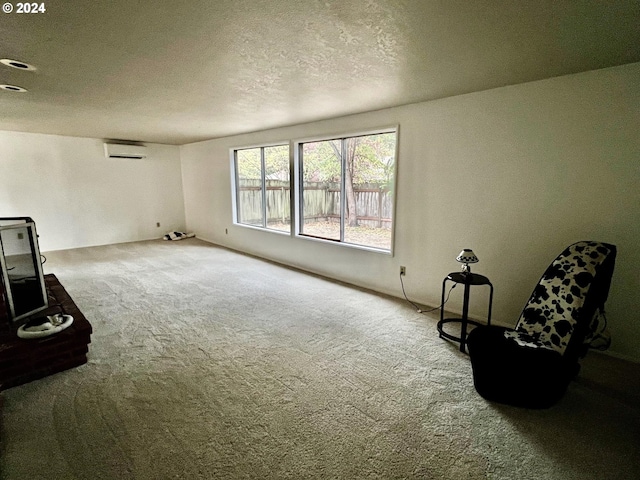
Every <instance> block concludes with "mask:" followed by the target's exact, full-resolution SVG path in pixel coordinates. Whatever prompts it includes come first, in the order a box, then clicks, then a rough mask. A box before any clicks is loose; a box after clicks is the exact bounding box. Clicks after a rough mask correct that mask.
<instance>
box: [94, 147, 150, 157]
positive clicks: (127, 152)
mask: <svg viewBox="0 0 640 480" xmlns="http://www.w3.org/2000/svg"><path fill="white" fill-rule="evenodd" d="M104 155H105V156H106V157H107V158H145V157H146V156H147V147H145V146H144V145H123V144H120V143H105V144H104Z"/></svg>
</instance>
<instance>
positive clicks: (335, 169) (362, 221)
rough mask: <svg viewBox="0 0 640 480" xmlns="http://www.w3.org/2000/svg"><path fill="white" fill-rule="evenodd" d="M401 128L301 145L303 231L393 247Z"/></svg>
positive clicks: (345, 240)
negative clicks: (392, 234) (394, 208)
mask: <svg viewBox="0 0 640 480" xmlns="http://www.w3.org/2000/svg"><path fill="white" fill-rule="evenodd" d="M395 151H396V132H395V131H393V132H381V133H376V134H372V135H361V136H353V137H344V138H340V139H334V140H324V141H313V142H304V143H301V144H300V150H299V162H300V172H301V175H300V177H301V178H300V179H299V182H300V185H299V187H300V192H301V200H300V202H299V203H300V212H299V215H300V228H299V232H298V233H299V234H300V235H306V236H312V237H317V238H323V239H326V240H335V241H339V242H344V243H349V244H353V245H360V246H365V247H371V248H375V249H381V250H386V251H390V250H391V232H392V227H393V198H394V195H393V186H394V175H395Z"/></svg>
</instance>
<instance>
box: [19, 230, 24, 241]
mask: <svg viewBox="0 0 640 480" xmlns="http://www.w3.org/2000/svg"><path fill="white" fill-rule="evenodd" d="M23 238H24V233H22V232H20V233H18V240H22V239H23Z"/></svg>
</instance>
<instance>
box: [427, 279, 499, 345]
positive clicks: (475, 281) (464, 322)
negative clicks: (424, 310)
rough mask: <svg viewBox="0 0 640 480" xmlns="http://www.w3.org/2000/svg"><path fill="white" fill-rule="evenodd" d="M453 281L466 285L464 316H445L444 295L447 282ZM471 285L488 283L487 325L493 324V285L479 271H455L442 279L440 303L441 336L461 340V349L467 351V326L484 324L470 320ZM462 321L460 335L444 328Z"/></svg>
mask: <svg viewBox="0 0 640 480" xmlns="http://www.w3.org/2000/svg"><path fill="white" fill-rule="evenodd" d="M448 281H450V282H453V283H454V284H462V285H464V297H463V301H462V318H444V301H445V299H444V295H445V291H446V286H447V282H448ZM471 285H488V286H489V288H490V292H489V312H488V313H487V325H491V305H492V303H493V285H492V284H491V282H490V281H489V279H488V278H487V277H485V276H484V275H478V274H477V273H471V272H469V273H465V272H453V273H450V274H449V275H447V276H446V277H445V279H444V280H443V281H442V302H441V304H440V321H439V322H438V333H439V334H440V338H442V337H444V338H446V339H448V340H453V341H454V342H460V351H461V352H465V351H466V346H467V326H468V325H469V324H471V325H475V326H479V325H482V324H481V323H479V322H476V321H475V320H469V290H470V288H471ZM452 322H455V323H460V336H459V337H456V336H454V335H451V334H450V333H447V332H445V331H444V330H443V326H444V325H445V324H446V323H452Z"/></svg>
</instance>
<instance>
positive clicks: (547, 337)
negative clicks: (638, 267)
mask: <svg viewBox="0 0 640 480" xmlns="http://www.w3.org/2000/svg"><path fill="white" fill-rule="evenodd" d="M615 257H616V247H615V246H614V245H610V244H607V243H600V242H592V241H582V242H577V243H574V244H573V245H570V246H569V247H567V248H566V249H565V250H564V251H563V252H562V253H561V254H560V255H559V256H558V257H557V258H556V259H555V260H554V261H553V263H551V265H549V267H548V268H547V270H546V271H545V272H544V275H543V276H542V278H541V279H540V282H539V283H538V285H536V287H535V289H534V291H533V293H532V294H531V297H530V299H529V301H528V302H527V304H526V305H525V307H524V310H523V311H522V314H521V316H520V319H519V320H518V323H517V324H516V327H515V329H506V328H501V327H497V326H480V327H477V328H475V329H473V330H472V331H471V333H470V334H469V337H468V344H467V345H468V349H469V356H470V359H471V365H472V369H473V381H474V385H475V388H476V390H477V391H478V393H479V394H480V395H482V396H483V397H484V398H486V399H487V400H490V401H494V402H498V403H504V404H508V405H514V406H519V407H526V408H548V407H550V406H552V405H554V404H555V403H556V402H557V401H558V400H560V398H562V396H563V395H564V393H565V391H566V389H567V386H568V385H569V382H570V381H571V380H572V379H573V378H574V377H575V376H576V375H577V374H578V371H579V370H580V364H579V360H580V358H582V357H583V356H584V355H586V353H587V350H588V348H589V343H590V342H591V341H592V340H593V338H594V337H595V336H597V334H598V332H596V331H595V330H597V328H598V326H597V324H598V323H599V322H598V319H599V317H600V315H603V313H604V303H605V301H606V299H607V296H608V294H609V286H610V284H611V277H612V275H613V268H614V264H615Z"/></svg>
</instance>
